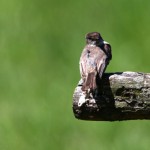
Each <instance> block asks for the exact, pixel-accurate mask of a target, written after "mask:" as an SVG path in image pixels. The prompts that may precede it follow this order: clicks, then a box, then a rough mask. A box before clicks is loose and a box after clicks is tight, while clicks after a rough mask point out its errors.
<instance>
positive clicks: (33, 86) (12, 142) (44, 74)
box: [0, 0, 150, 150]
mask: <svg viewBox="0 0 150 150" xmlns="http://www.w3.org/2000/svg"><path fill="white" fill-rule="evenodd" d="M149 14H150V1H148V0H145V1H142V0H121V1H120V0H114V1H109V0H105V1H104V0H93V1H86V0H81V1H75V0H74V1H70V0H65V1H61V0H55V1H54V0H50V1H48V0H43V1H40V0H7V1H6V0H1V1H0V150H76V149H78V150H91V149H92V150H97V149H99V150H108V149H111V150H126V149H128V150H141V149H142V150H147V149H149V147H150V142H149V138H150V134H149V128H150V122H149V121H126V122H114V123H110V122H88V121H85V122H84V121H79V120H76V119H75V118H74V116H73V113H72V94H73V91H74V88H75V87H76V85H77V82H78V80H79V79H80V76H79V66H78V61H79V57H80V54H81V51H82V49H83V47H84V45H85V40H84V36H85V34H86V33H87V32H91V31H99V32H100V33H101V34H102V36H103V38H104V39H105V40H106V41H108V42H110V43H111V45H112V50H113V60H112V61H111V63H110V65H109V67H108V69H107V72H115V71H141V72H149V66H150V61H149V54H150V52H149V43H150V27H149V26H150V17H149Z"/></svg>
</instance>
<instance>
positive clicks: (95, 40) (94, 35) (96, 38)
mask: <svg viewBox="0 0 150 150" xmlns="http://www.w3.org/2000/svg"><path fill="white" fill-rule="evenodd" d="M86 43H87V44H91V45H100V44H101V43H103V38H102V37H101V35H100V33H98V32H91V33H88V34H87V35H86Z"/></svg>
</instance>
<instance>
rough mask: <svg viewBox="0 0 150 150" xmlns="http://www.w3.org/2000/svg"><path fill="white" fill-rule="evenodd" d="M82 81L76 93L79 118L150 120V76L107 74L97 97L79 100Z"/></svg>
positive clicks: (127, 73) (74, 105) (143, 74)
mask: <svg viewBox="0 0 150 150" xmlns="http://www.w3.org/2000/svg"><path fill="white" fill-rule="evenodd" d="M81 87H82V80H80V81H79V84H78V86H77V87H76V89H75V92H74V94H73V112H74V115H75V117H76V118H77V119H81V120H93V121H121V120H137V119H150V73H137V72H123V73H105V74H104V75H103V78H102V80H101V83H100V84H99V88H98V93H97V94H96V96H94V98H92V97H89V98H85V101H84V102H83V104H82V105H79V100H80V98H81V95H83V94H84V93H83V91H82V90H81Z"/></svg>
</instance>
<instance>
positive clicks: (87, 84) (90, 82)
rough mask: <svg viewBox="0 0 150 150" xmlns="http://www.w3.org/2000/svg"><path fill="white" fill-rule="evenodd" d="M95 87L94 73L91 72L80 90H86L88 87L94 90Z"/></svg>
mask: <svg viewBox="0 0 150 150" xmlns="http://www.w3.org/2000/svg"><path fill="white" fill-rule="evenodd" d="M96 87H97V85H96V74H95V72H91V73H89V74H88V76H87V78H86V79H85V80H84V82H83V86H82V91H87V90H88V89H90V90H95V89H96Z"/></svg>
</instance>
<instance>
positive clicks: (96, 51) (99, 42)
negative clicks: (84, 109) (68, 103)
mask: <svg viewBox="0 0 150 150" xmlns="http://www.w3.org/2000/svg"><path fill="white" fill-rule="evenodd" d="M85 38H86V45H85V47H84V49H83V51H82V53H81V57H80V61H79V66H80V75H81V78H82V80H83V85H82V88H81V89H82V91H83V92H85V93H86V94H87V93H88V94H89V93H94V91H95V90H96V89H97V87H98V85H97V81H98V79H100V80H101V79H102V76H103V73H104V72H105V70H106V67H107V65H108V64H109V62H110V60H111V59H112V52H111V45H110V44H109V43H108V42H106V41H104V40H103V38H102V36H101V34H100V33H99V32H90V33H87V34H86V37H85ZM82 99H83V97H82ZM80 101H83V100H80ZM81 103H83V102H81ZM79 105H81V104H79Z"/></svg>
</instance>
